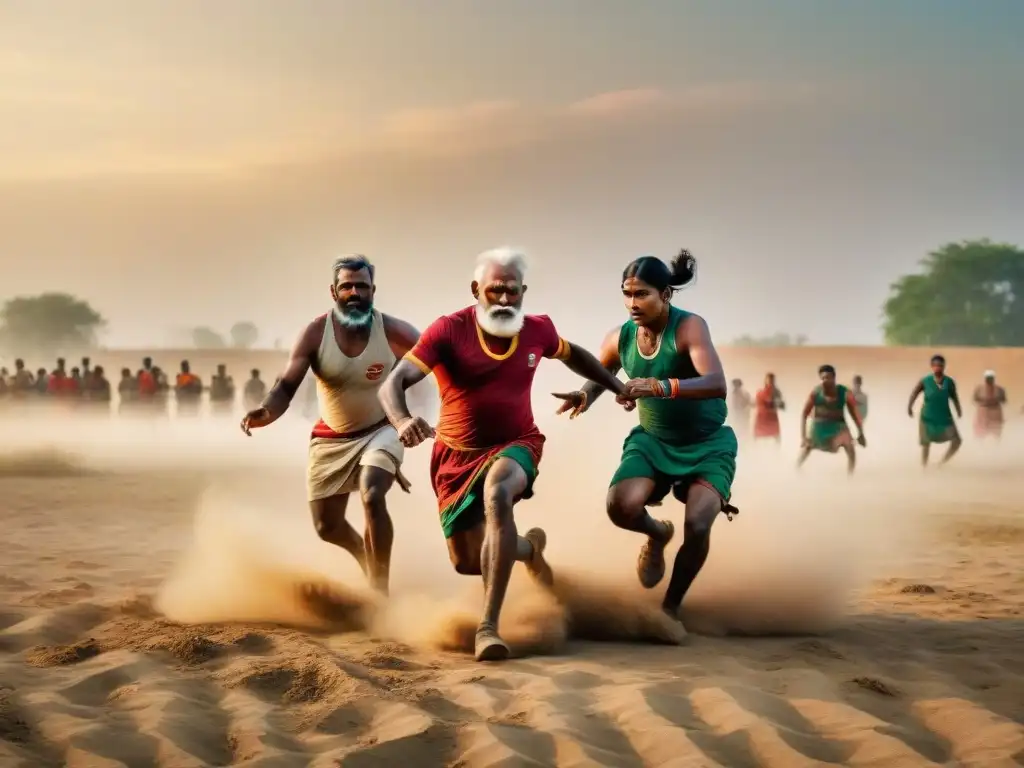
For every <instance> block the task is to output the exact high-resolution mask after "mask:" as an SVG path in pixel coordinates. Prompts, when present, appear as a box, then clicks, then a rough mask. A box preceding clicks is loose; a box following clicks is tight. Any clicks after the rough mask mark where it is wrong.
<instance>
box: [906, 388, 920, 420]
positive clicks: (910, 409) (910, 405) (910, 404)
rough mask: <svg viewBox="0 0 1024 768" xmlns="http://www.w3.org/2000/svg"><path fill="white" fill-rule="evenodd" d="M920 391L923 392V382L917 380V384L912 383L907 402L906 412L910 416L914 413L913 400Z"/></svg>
mask: <svg viewBox="0 0 1024 768" xmlns="http://www.w3.org/2000/svg"><path fill="white" fill-rule="evenodd" d="M922 392H924V384H923V383H922V382H920V381H919V382H917V384H915V385H914V389H913V391H912V392H911V393H910V402H908V403H907V413H909V414H910V415H911V416H913V415H914V401H915V400H917V398H918V396H919V395H920V394H921V393H922Z"/></svg>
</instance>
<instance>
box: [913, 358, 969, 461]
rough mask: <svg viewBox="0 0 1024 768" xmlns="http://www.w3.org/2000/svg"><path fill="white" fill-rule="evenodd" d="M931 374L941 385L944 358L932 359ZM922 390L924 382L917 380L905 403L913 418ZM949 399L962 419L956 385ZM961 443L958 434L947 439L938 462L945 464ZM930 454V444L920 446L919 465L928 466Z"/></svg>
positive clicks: (943, 372)
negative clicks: (945, 446) (944, 452)
mask: <svg viewBox="0 0 1024 768" xmlns="http://www.w3.org/2000/svg"><path fill="white" fill-rule="evenodd" d="M932 376H934V377H935V383H936V384H938V385H939V386H942V383H943V381H944V380H945V378H946V362H945V361H944V360H938V359H935V360H932ZM923 392H924V384H923V383H922V382H920V381H919V382H917V384H915V385H914V389H913V390H912V391H911V393H910V401H909V402H908V403H907V415H908V416H909V417H910V418H914V402H915V401H916V400H917V398H918V397H920V395H921V394H922V393H923ZM949 399H950V401H951V402H952V403H953V408H954V409H956V417H957V418H958V419H962V418H963V417H964V412H963V409H962V408H961V407H960V396H959V394H957V391H956V387H953V388H952V389H951V390H950V393H949ZM961 445H963V440H961V439H960V436H959V434H958V435H957V436H956V437H955V438H953V439H952V440H950V441H949V447H948V448H946V455H945V456H943V457H942V461H941V462H940V463H942V464H945V463H946V462H948V461H949V460H950V459H952V458H953V456H955V455H956V452H957V451H959V450H960V446H961ZM930 454H931V446H930V445H927V444H926V445H922V446H921V466H928V457H929V455H930Z"/></svg>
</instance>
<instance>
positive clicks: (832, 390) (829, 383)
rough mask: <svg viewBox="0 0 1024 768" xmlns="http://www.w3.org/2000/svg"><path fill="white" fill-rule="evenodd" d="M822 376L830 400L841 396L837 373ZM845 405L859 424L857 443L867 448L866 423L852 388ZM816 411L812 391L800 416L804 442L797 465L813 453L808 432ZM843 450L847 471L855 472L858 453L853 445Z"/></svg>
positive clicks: (846, 446)
mask: <svg viewBox="0 0 1024 768" xmlns="http://www.w3.org/2000/svg"><path fill="white" fill-rule="evenodd" d="M820 377H821V389H822V391H823V392H824V393H825V397H826V398H828V399H829V400H835V399H836V398H837V397H838V396H839V390H838V388H837V387H836V375H835V373H833V372H832V371H822V372H821V374H820ZM843 407H844V408H845V409H846V410H847V411H849V413H850V417H851V418H852V419H853V423H854V424H856V425H857V443H858V445H860V446H861V447H862V448H866V447H867V444H868V441H867V440H866V439H865V437H864V423H863V422H862V421H861V418H860V409H858V408H857V400H856V399H855V398H854V396H853V392H851V391H850V390H847V391H846V401H845V402H844V403H843ZM813 411H814V392H811V394H810V395H808V396H807V402H806V403H804V410H803V412H802V414H801V416H800V419H801V420H800V434H801V435H803V436H804V437H803V444H802V445H801V448H800V457H799V458H798V459H797V466H798V467H800V466H803V463H804V462H805V461H807V457H808V456H810V455H811V450H812V448H811V438H810V437H809V435H808V432H807V420H808V419H809V418H810V417H811V413H812V412H813ZM843 451H845V452H846V471H847V473H849V474H851V475H852V474H853V471H854V469H855V468H856V467H857V453H856V451H855V450H854V448H853V446H852V445H843Z"/></svg>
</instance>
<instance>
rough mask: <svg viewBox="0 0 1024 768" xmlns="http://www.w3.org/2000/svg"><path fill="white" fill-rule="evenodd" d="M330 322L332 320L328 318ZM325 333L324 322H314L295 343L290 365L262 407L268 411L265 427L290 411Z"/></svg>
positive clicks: (276, 382) (268, 394) (278, 379)
mask: <svg viewBox="0 0 1024 768" xmlns="http://www.w3.org/2000/svg"><path fill="white" fill-rule="evenodd" d="M329 320H330V318H328V321H329ZM323 332H324V326H323V321H322V320H314V321H313V322H312V323H310V324H309V325H308V326H307V327H306V330H304V331H303V332H302V335H301V336H299V340H298V341H296V342H295V346H293V347H292V351H291V354H290V355H289V356H288V364H287V365H286V366H285V369H284V371H283V372H282V373H281V375H280V376H278V377H277V381H275V382H274V386H272V387H271V388H270V391H269V392H268V393H267V396H266V398H264V400H263V403H262V405H261V407H262V408H266V409H267V417H266V419H265V420H264V426H266V424H273V423H274V422H275V421H277V420H278V419H279V418H281V416H283V415H284V413H285V411H287V410H288V406H289V405H291V402H292V398H294V397H295V393H296V392H297V391H298V389H299V386H300V385H301V384H302V380H303V379H304V378H306V373H308V372H309V368H310V366H311V365H312V363H313V356H314V355H315V354H316V350H317V349H318V348H319V346H320V339H321V338H322V336H323Z"/></svg>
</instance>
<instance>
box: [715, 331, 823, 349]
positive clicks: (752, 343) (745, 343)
mask: <svg viewBox="0 0 1024 768" xmlns="http://www.w3.org/2000/svg"><path fill="white" fill-rule="evenodd" d="M806 343H807V337H806V336H805V335H803V334H802V333H798V334H797V335H796V336H790V335H789V334H788V333H782V332H779V333H775V334H772V335H771V336H751V335H750V334H744V335H743V336H740V337H739V338H738V339H733V342H732V346H734V347H802V346H804V345H805V344H806Z"/></svg>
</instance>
